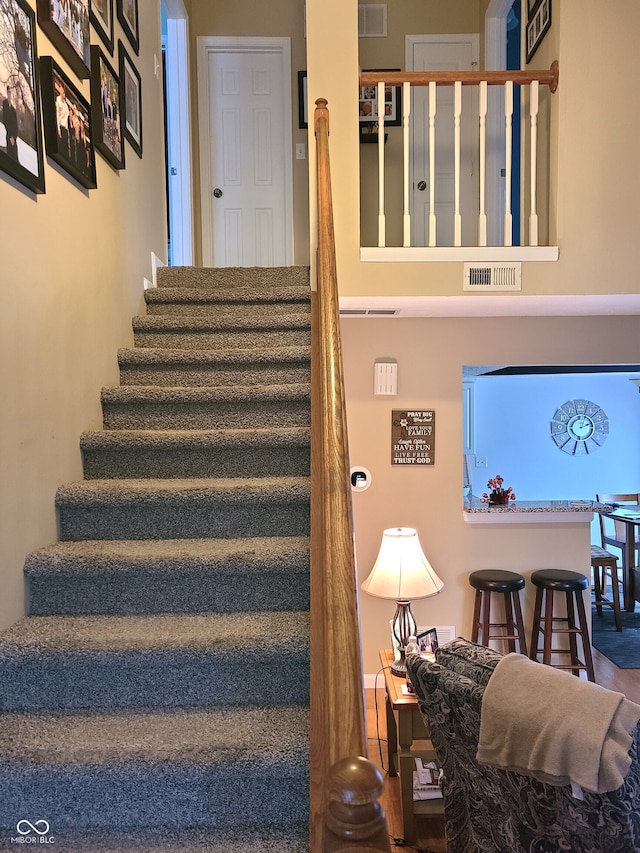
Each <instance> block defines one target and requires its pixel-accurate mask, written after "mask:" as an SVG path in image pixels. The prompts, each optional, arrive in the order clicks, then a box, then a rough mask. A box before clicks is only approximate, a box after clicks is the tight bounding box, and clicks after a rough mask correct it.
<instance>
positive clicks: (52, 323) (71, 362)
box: [0, 0, 166, 628]
mask: <svg viewBox="0 0 640 853" xmlns="http://www.w3.org/2000/svg"><path fill="white" fill-rule="evenodd" d="M35 5H36V3H35V0H31V6H32V7H33V8H35ZM115 26H116V35H117V36H120V37H121V38H122V34H121V33H120V30H119V26H118V22H117V21H116V24H115ZM140 30H141V49H140V56H139V57H138V58H137V59H136V60H135V64H136V67H137V68H138V71H139V72H140V74H141V75H142V104H143V111H144V112H143V143H144V157H143V159H142V160H141V159H139V158H138V156H137V155H136V154H135V153H134V151H133V150H132V149H131V148H130V147H129V146H128V144H127V149H126V169H125V170H124V171H122V172H120V173H117V172H115V171H114V170H113V169H112V168H111V166H109V165H108V163H107V162H106V161H105V160H104V159H103V158H102V157H101V155H100V154H96V161H97V179H98V188H97V189H95V190H90V191H88V190H84V189H81V188H79V187H78V186H77V185H76V184H75V183H74V182H73V180H72V179H71V178H69V177H67V176H66V173H63V172H62V171H60V170H59V168H58V167H57V166H55V165H53V164H51V163H50V162H46V163H45V180H46V193H45V194H44V195H39V196H37V197H36V196H34V195H32V194H31V193H30V192H28V191H26V190H24V189H23V188H20V187H19V186H18V185H17V184H14V183H12V182H11V180H9V179H7V178H6V176H5V175H4V174H2V175H1V176H0V210H2V236H1V238H0V239H1V245H2V250H1V254H2V267H1V270H0V289H1V291H2V302H3V310H2V312H1V315H0V364H1V365H2V368H1V370H2V372H1V383H2V405H1V406H0V435H1V439H2V456H1V461H0V549H1V550H0V554H1V557H0V628H2V627H6V626H7V625H8V624H10V623H11V622H12V621H14V620H15V619H17V618H18V617H19V616H20V615H21V614H22V612H23V586H24V585H23V575H22V569H23V564H24V559H25V556H26V554H27V553H29V552H30V551H32V550H34V549H35V548H37V547H40V546H44V545H47V544H49V543H51V542H53V541H55V540H56V538H57V532H56V516H55V506H54V499H55V492H56V488H57V487H58V486H59V485H60V484H61V483H64V482H68V481H71V480H74V479H79V478H81V476H82V468H81V459H80V446H79V439H80V433H81V432H82V431H83V430H85V429H87V428H99V427H100V426H101V410H100V388H101V386H102V385H109V384H117V382H118V368H117V359H116V356H117V349H118V347H119V346H127V345H130V344H131V342H132V332H131V318H132V316H133V315H134V314H136V313H140V310H141V307H142V287H143V278H144V277H145V276H146V277H148V278H150V277H151V252H152V251H153V252H155V253H156V254H157V255H159V256H160V257H162V258H163V259H166V238H165V226H164V220H165V216H164V179H163V171H164V166H163V162H164V160H163V158H164V155H163V132H162V100H161V99H162V92H161V84H160V81H159V80H158V79H157V78H156V77H155V76H154V72H153V69H154V54H155V55H156V56H157V57H158V58H159V57H160V18H159V3H152V2H149V0H144V2H142V3H140ZM37 40H38V52H39V54H40V56H45V55H52V56H54V58H55V59H56V60H57V61H58V62H59V64H60V65H61V66H62V67H63V68H65V69H66V64H65V62H64V60H62V59H61V58H60V56H59V55H58V53H57V52H56V51H55V50H54V49H53V48H52V47H51V45H50V43H49V42H48V40H47V38H46V37H45V36H44V34H43V33H42V31H41V30H38V31H37ZM96 40H97V37H95V36H94V35H93V34H92V41H96ZM116 51H117V48H116ZM130 53H131V54H132V56H133V53H132V51H130ZM114 65H115V67H116V68H117V56H116V59H115V60H114ZM70 77H71V79H72V80H73V81H74V82H75V84H76V85H78V86H79V88H80V89H81V91H82V92H83V93H84V95H85V96H86V97H87V98H88V97H89V83H88V81H82V82H80V81H79V80H78V79H77V78H76V77H75V75H74V74H73V73H71V74H70Z"/></svg>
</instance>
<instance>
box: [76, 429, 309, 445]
mask: <svg viewBox="0 0 640 853" xmlns="http://www.w3.org/2000/svg"><path fill="white" fill-rule="evenodd" d="M310 441H311V434H310V430H309V428H308V427H274V428H273V429H215V430H198V429H186V430H145V429H116V430H100V431H97V432H85V433H83V434H82V436H81V437H80V447H81V449H82V450H89V449H91V448H94V447H100V448H107V447H113V448H119V447H135V446H140V449H141V450H145V451H146V450H153V449H154V448H171V447H189V448H193V449H194V450H198V449H201V450H205V449H206V448H209V447H230V448H237V449H242V450H246V449H248V448H258V447H307V446H309V445H310Z"/></svg>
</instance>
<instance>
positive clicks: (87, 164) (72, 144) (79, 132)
mask: <svg viewBox="0 0 640 853" xmlns="http://www.w3.org/2000/svg"><path fill="white" fill-rule="evenodd" d="M40 91H41V93H42V115H43V117H44V141H45V145H46V149H47V155H48V156H49V157H50V158H51V159H52V160H53V161H54V162H55V163H57V164H58V165H59V166H61V167H62V168H63V169H64V170H65V171H66V172H67V173H68V174H69V175H71V177H72V178H74V179H75V180H76V181H77V182H78V183H79V184H80V185H81V186H83V187H85V188H86V189H90V190H91V189H95V188H96V186H97V184H96V159H95V151H94V147H93V133H92V129H91V107H90V105H89V102H88V101H87V100H85V98H83V96H82V94H81V93H80V92H79V91H78V89H76V87H75V86H74V85H73V83H72V82H71V80H70V79H69V77H67V75H66V74H65V73H64V71H63V70H62V68H60V66H59V65H58V63H57V62H55V60H54V59H53V58H52V57H50V56H43V57H42V58H41V60H40Z"/></svg>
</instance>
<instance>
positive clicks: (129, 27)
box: [116, 0, 140, 55]
mask: <svg viewBox="0 0 640 853" xmlns="http://www.w3.org/2000/svg"><path fill="white" fill-rule="evenodd" d="M116 9H117V14H118V20H119V21H120V25H121V26H122V29H123V30H124V33H125V35H126V37H127V38H128V39H129V44H130V45H131V47H132V48H133V49H134V51H135V53H136V55H137V54H138V53H139V52H140V29H139V24H138V0H116Z"/></svg>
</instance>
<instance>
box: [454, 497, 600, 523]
mask: <svg viewBox="0 0 640 853" xmlns="http://www.w3.org/2000/svg"><path fill="white" fill-rule="evenodd" d="M612 509H613V507H611V505H609V504H600V503H597V502H596V501H592V500H580V499H577V498H576V499H574V500H558V501H519V500H515V501H510V502H509V503H508V504H506V505H504V506H493V505H491V506H490V505H489V504H486V503H482V501H481V500H480V498H477V497H475V496H472V497H470V498H465V499H464V506H463V511H464V517H465V520H466V521H467V522H471V523H487V522H493V523H496V522H498V523H499V522H508V521H513V522H523V521H524V522H527V521H529V522H548V521H558V522H560V521H565V522H576V521H579V522H583V521H591V519H592V518H593V513H594V512H600V511H603V510H604V511H605V512H611V510H612Z"/></svg>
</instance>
